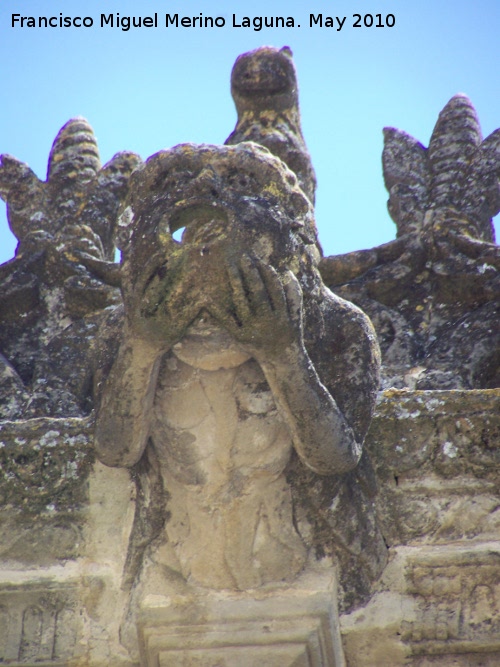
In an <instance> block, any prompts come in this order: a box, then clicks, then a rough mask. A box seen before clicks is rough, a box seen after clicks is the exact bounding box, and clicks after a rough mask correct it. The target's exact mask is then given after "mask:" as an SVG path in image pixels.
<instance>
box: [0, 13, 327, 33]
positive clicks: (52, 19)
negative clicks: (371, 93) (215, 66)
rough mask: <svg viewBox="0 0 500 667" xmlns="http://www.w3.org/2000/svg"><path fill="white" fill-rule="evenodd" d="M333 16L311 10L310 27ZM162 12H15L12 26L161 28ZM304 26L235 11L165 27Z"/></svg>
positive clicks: (179, 19) (173, 19)
mask: <svg viewBox="0 0 500 667" xmlns="http://www.w3.org/2000/svg"><path fill="white" fill-rule="evenodd" d="M335 18H337V17H333V16H323V14H309V27H313V26H317V27H325V28H330V27H331V28H333V27H337V25H336V21H335ZM158 19H159V16H158V13H157V12H155V13H154V14H152V15H151V16H120V14H119V13H115V14H101V15H100V17H99V19H98V20H97V21H96V20H94V18H92V17H91V16H66V15H64V14H63V13H62V12H61V13H60V14H59V16H23V15H22V14H12V22H11V27H12V28H92V27H93V26H98V27H101V28H119V29H121V30H123V31H127V30H130V29H131V28H158V27H159V26H160V25H161V23H160V21H159V20H158ZM226 25H227V27H232V28H253V30H256V31H258V30H262V28H300V24H298V23H297V20H296V19H295V18H293V17H292V16H252V17H250V16H238V15H237V14H233V15H232V22H231V20H230V19H229V18H227V17H224V16H204V15H203V14H202V13H201V12H200V14H199V16H179V14H165V19H164V23H163V27H165V28H169V27H172V28H224V27H226Z"/></svg>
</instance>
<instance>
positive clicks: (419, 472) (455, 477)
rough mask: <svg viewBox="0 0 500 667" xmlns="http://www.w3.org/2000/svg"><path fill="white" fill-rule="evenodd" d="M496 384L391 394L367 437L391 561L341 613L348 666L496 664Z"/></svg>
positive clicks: (499, 397)
mask: <svg viewBox="0 0 500 667" xmlns="http://www.w3.org/2000/svg"><path fill="white" fill-rule="evenodd" d="M499 408H500V393H499V390H498V389H497V390H480V391H479V390H476V391H416V392H412V391H397V390H388V391H385V392H384V393H383V394H382V396H381V399H380V401H379V403H378V406H377V411H376V413H375V417H374V420H373V422H372V426H371V428H370V431H369V434H368V436H367V441H366V445H367V448H368V449H369V451H370V453H371V454H372V458H373V461H374V464H375V468H376V472H377V478H378V479H379V482H380V487H379V489H380V492H379V495H378V496H377V498H376V505H377V513H378V517H379V520H380V523H381V525H382V527H383V533H384V538H385V539H386V541H387V543H388V544H389V546H390V551H389V553H390V562H389V565H388V567H387V568H386V570H385V571H384V574H383V575H382V578H381V580H380V582H379V583H378V584H377V586H376V592H375V595H374V597H373V598H372V599H371V601H370V602H369V603H368V605H366V606H365V607H364V608H361V609H358V610H357V611H354V612H352V613H351V614H345V615H344V616H342V617H341V625H342V632H343V635H344V648H345V650H346V657H347V662H348V664H349V665H350V667H358V666H359V667H364V665H366V664H370V665H373V666H374V667H379V666H380V667H382V666H385V665H391V667H397V666H398V665H401V666H402V665H405V666H406V665H412V666H413V665H418V666H419V667H421V666H423V665H429V666H430V665H442V666H443V667H451V666H454V665H495V664H496V662H497V661H498V655H499V651H500V643H499V637H500V628H499V622H500V621H499V618H500V616H499V609H500V584H499V582H500V542H499V539H498V536H499V534H500V532H499V520H500V516H499V514H498V489H499V478H498V460H497V459H498V456H499V452H500V448H499V446H500V430H499V429H500V409H499Z"/></svg>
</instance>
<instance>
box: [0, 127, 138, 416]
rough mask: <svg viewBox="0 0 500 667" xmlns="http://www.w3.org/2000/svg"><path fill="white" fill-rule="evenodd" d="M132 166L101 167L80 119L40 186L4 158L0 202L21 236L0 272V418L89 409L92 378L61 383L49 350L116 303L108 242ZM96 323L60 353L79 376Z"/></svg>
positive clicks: (130, 158)
mask: <svg viewBox="0 0 500 667" xmlns="http://www.w3.org/2000/svg"><path fill="white" fill-rule="evenodd" d="M138 163H139V158H138V156H136V155H134V154H133V153H120V154H118V155H116V156H115V157H114V158H113V159H112V160H111V161H110V162H109V163H108V164H107V165H105V166H104V167H103V168H101V165H100V160H99V152H98V149H97V143H96V140H95V137H94V134H93V132H92V128H91V127H90V126H89V124H88V123H87V121H85V120H84V119H83V118H77V119H73V120H70V121H69V122H68V123H66V125H65V126H64V127H63V128H62V129H61V130H60V132H59V134H58V135H57V137H56V139H55V141H54V144H53V146H52V149H51V152H50V156H49V165H48V173H47V180H46V181H40V180H39V179H38V178H37V177H36V176H35V174H34V173H33V172H32V171H31V169H30V168H29V167H28V166H27V165H26V164H23V163H21V162H19V161H18V160H17V159H16V158H13V157H11V156H9V155H2V156H1V162H0V196H1V197H2V198H3V199H4V200H5V201H6V202H7V215H8V220H9V225H10V227H11V230H12V231H13V233H14V234H15V236H16V237H17V238H18V240H19V244H18V247H17V250H16V256H15V257H14V258H13V259H12V260H11V261H9V262H7V263H5V264H3V265H2V266H1V267H0V281H1V283H2V290H1V292H0V318H1V320H2V327H1V329H0V353H1V356H0V417H1V418H3V419H20V418H27V417H42V416H61V417H62V416H75V417H76V416H82V415H83V414H88V412H89V411H90V409H91V407H92V398H91V382H90V383H89V382H87V385H88V386H87V387H79V388H78V389H77V388H75V387H72V386H65V382H66V381H67V377H66V378H62V377H61V376H60V374H58V364H57V362H56V361H55V356H57V354H56V355H55V354H54V352H55V351H54V350H53V349H50V347H51V345H54V343H53V341H54V339H55V338H57V337H58V336H59V335H61V334H63V332H64V331H65V330H66V329H68V327H70V326H71V325H72V324H73V323H75V322H79V321H81V320H82V318H84V317H85V316H87V315H89V316H90V315H92V314H94V313H96V312H97V313H99V312H102V310H103V309H104V308H106V307H108V306H110V305H116V304H118V303H119V302H120V297H119V292H118V289H117V287H118V285H119V269H118V265H117V264H115V263H114V262H113V258H114V252H115V247H114V240H113V237H114V234H115V226H116V218H117V213H118V207H119V205H120V201H121V199H122V198H123V197H124V195H125V193H126V190H127V182H128V178H129V176H130V173H131V171H132V170H133V169H134V167H135V166H137V164H138ZM93 326H94V329H95V321H94V322H92V321H90V322H88V323H87V324H86V325H85V326H83V327H82V326H81V325H80V331H79V332H78V341H77V342H76V344H73V346H72V349H71V351H70V352H69V351H67V352H66V353H67V355H69V354H71V357H72V362H71V366H72V368H73V369H74V370H75V369H76V370H77V371H80V372H79V373H78V372H77V375H78V377H79V378H81V377H82V369H83V367H84V366H85V355H86V350H87V347H88V346H89V344H90V340H91V339H92V338H93V336H94V335H95V331H94V332H92V331H90V329H92V327H93ZM85 329H87V331H86V333H84V330H85ZM72 338H73V342H74V343H75V341H76V337H75V336H73V337H72ZM55 345H56V347H57V343H56V344H55ZM82 357H83V358H82ZM66 366H69V364H68V363H66ZM84 384H85V382H84ZM78 390H79V391H78ZM75 395H76V396H77V398H76V400H75Z"/></svg>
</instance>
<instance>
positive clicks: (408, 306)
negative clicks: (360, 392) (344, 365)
mask: <svg viewBox="0 0 500 667" xmlns="http://www.w3.org/2000/svg"><path fill="white" fill-rule="evenodd" d="M499 147H500V133H499V131H498V130H497V131H495V132H493V133H492V134H491V135H490V136H489V137H488V138H487V139H485V140H484V141H483V142H481V132H480V128H479V123H478V120H477V117H476V114H475V111H474V109H473V107H472V105H471V103H470V101H469V100H468V99H467V98H466V97H465V96H464V95H457V96H455V97H453V98H452V99H451V100H450V102H449V103H448V104H447V105H446V107H445V108H444V109H443V111H442V112H441V114H440V116H439V120H438V122H437V124H436V127H435V129H434V132H433V135H432V138H431V141H430V145H429V148H428V149H426V148H424V147H423V146H422V145H421V144H419V143H418V142H417V141H416V140H415V139H413V138H412V137H410V136H408V135H407V134H405V133H404V132H401V131H400V130H395V129H394V128H388V129H386V130H385V148H384V154H383V167H384V178H385V183H386V187H387V189H388V190H389V193H390V199H389V212H390V213H391V216H392V217H393V219H394V221H395V222H396V225H397V228H398V233H397V236H398V238H397V239H396V240H395V241H391V242H389V243H387V244H385V245H382V246H379V247H378V248H373V249H371V250H361V251H357V252H354V253H349V254H347V255H343V256H339V257H326V258H324V259H323V260H322V261H321V264H320V270H321V272H322V275H323V278H324V280H325V282H326V284H327V285H329V286H330V287H331V288H332V289H334V290H335V291H336V293H337V294H340V295H341V296H343V297H344V298H347V299H350V300H352V301H353V302H354V303H356V304H357V305H359V306H360V307H361V308H363V310H365V312H367V313H368V314H369V315H370V318H371V319H372V321H373V323H374V326H375V329H376V330H377V334H378V337H379V340H380V344H381V348H382V357H383V386H384V387H391V386H395V387H400V388H402V387H407V388H410V389H415V388H416V389H460V388H463V389H473V388H485V389H487V388H491V387H498V386H500V377H499V359H500V357H499V350H500V327H499V324H498V323H499V321H500V319H499V303H500V250H499V248H498V246H497V245H495V243H494V233H493V225H492V221H491V218H492V216H494V215H495V214H496V213H498V211H499V210H500V194H499V193H500V185H499V176H498V174H499V169H500V148H499Z"/></svg>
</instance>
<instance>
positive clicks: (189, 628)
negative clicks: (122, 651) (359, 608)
mask: <svg viewBox="0 0 500 667" xmlns="http://www.w3.org/2000/svg"><path fill="white" fill-rule="evenodd" d="M309 583H310V582H309ZM316 584H317V587H316V590H312V589H311V588H306V587H303V588H301V587H300V586H297V584H295V585H294V586H293V587H292V588H288V589H284V588H279V587H274V589H271V588H269V589H266V590H259V591H249V592H247V593H242V594H224V592H219V593H217V592H214V593H210V594H208V593H207V594H206V595H204V596H198V597H196V598H195V597H191V598H187V597H185V598H183V599H181V597H180V596H179V597H176V598H175V599H174V598H172V599H170V598H167V597H160V596H149V597H148V598H146V600H145V602H144V603H143V605H142V609H141V613H140V615H139V623H138V625H139V643H140V646H141V654H142V664H143V665H144V667H177V666H178V665H181V664H182V665H183V666H186V667H188V666H191V665H193V666H194V665H196V667H212V666H213V665H220V666H221V667H260V666H261V665H266V667H344V665H345V662H344V658H343V650H342V647H341V642H340V634H339V626H338V618H337V612H336V600H335V591H334V588H333V586H332V579H331V577H329V578H327V577H320V578H319V579H318V580H317V581H316Z"/></svg>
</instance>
